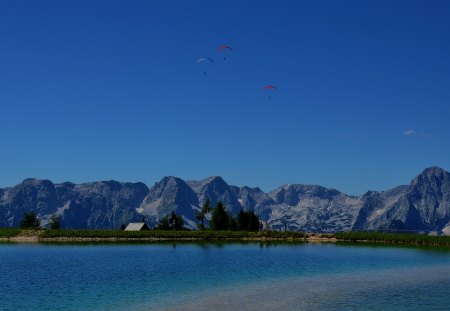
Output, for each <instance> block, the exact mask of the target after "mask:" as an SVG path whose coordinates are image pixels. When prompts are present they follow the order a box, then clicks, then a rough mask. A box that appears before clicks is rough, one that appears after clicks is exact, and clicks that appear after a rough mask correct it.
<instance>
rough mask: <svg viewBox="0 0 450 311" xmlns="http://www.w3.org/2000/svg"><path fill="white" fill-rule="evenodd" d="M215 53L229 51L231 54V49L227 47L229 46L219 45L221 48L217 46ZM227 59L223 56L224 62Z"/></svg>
mask: <svg viewBox="0 0 450 311" xmlns="http://www.w3.org/2000/svg"><path fill="white" fill-rule="evenodd" d="M217 51H218V52H223V51H230V52H232V51H233V48H232V47H231V46H229V45H225V44H223V45H221V46H219V47H218V48H217ZM226 59H227V58H226V57H225V56H224V57H223V60H226Z"/></svg>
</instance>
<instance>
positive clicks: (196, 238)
mask: <svg viewBox="0 0 450 311" xmlns="http://www.w3.org/2000/svg"><path fill="white" fill-rule="evenodd" d="M99 232H100V233H101V234H98V233H99ZM137 233H139V232H137ZM204 233H205V232H200V231H199V232H194V233H193V232H192V231H186V232H185V231H175V232H174V231H168V232H151V231H147V232H145V233H143V234H136V232H135V233H132V234H129V232H125V233H122V232H120V231H119V232H117V231H104V232H102V231H90V230H81V231H70V230H67V231H65V230H62V231H53V232H51V233H50V234H49V233H48V232H46V231H45V230H23V231H20V233H19V234H17V235H12V236H0V243H24V244H27V243H30V244H32V243H33V244H34V243H90V242H93V243H96V242H99V243H101V242H105V243H116V242H117V243H126V242H143V243H158V242H262V243H265V242H267V243H270V242H275V243H276V242H294V243H329V244H339V243H352V244H361V245H364V244H379V245H381V244H386V245H406V246H407V245H409V246H431V247H441V248H450V242H449V241H450V239H449V238H448V237H433V238H428V239H427V236H421V235H409V236H408V235H406V237H407V238H405V235H402V234H384V235H383V234H381V235H380V234H378V235H377V233H373V234H372V233H352V232H351V233H336V234H330V233H328V234H327V233H297V232H294V233H281V232H275V233H273V232H271V233H263V234H260V233H257V232H256V233H255V232H248V233H242V232H241V233H240V234H237V235H236V234H233V232H209V233H208V232H207V234H204ZM355 234H359V235H358V236H355Z"/></svg>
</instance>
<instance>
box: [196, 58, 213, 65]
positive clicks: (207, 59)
mask: <svg viewBox="0 0 450 311" xmlns="http://www.w3.org/2000/svg"><path fill="white" fill-rule="evenodd" d="M204 62H208V63H214V59H212V58H209V57H201V58H199V59H197V64H200V63H204Z"/></svg>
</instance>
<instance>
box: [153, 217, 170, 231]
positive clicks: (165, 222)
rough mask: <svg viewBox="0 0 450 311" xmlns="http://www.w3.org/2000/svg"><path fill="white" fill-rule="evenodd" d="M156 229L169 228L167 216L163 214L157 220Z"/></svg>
mask: <svg viewBox="0 0 450 311" xmlns="http://www.w3.org/2000/svg"><path fill="white" fill-rule="evenodd" d="M155 229H156V230H170V226H169V216H164V217H163V218H161V219H160V220H159V221H158V224H157V225H156V227H155Z"/></svg>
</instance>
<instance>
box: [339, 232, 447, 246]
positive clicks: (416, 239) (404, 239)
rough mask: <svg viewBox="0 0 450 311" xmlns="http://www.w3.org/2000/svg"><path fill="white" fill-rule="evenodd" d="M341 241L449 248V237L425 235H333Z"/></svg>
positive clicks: (343, 233) (358, 233)
mask: <svg viewBox="0 0 450 311" xmlns="http://www.w3.org/2000/svg"><path fill="white" fill-rule="evenodd" d="M334 236H335V237H336V239H338V240H343V241H352V242H357V241H370V242H385V243H403V244H427V245H443V246H445V245H447V246H450V236H430V235H427V234H409V233H382V232H339V233H336V234H335V235H334Z"/></svg>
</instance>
